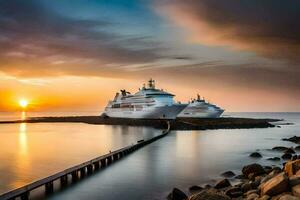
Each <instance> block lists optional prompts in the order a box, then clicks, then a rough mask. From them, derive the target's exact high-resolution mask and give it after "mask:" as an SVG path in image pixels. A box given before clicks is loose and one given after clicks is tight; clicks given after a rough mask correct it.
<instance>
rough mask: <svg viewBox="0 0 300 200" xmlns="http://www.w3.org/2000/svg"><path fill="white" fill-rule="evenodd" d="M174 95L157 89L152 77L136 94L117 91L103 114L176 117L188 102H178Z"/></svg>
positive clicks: (113, 115) (158, 117) (128, 116)
mask: <svg viewBox="0 0 300 200" xmlns="http://www.w3.org/2000/svg"><path fill="white" fill-rule="evenodd" d="M174 96H175V95H173V94H171V93H168V92H166V91H164V90H162V89H156V88H155V81H154V80H153V79H150V80H149V81H148V85H147V87H146V85H145V84H144V86H143V87H142V88H141V89H139V91H138V92H136V93H135V94H131V93H130V92H127V91H126V90H121V93H119V92H118V93H116V95H115V98H114V99H113V100H112V101H109V102H108V105H107V106H106V108H105V111H104V112H103V115H105V116H108V117H114V118H139V119H175V118H176V116H177V115H178V114H179V113H180V112H181V111H182V110H183V109H184V108H185V107H186V106H187V104H180V103H176V102H175V101H174Z"/></svg>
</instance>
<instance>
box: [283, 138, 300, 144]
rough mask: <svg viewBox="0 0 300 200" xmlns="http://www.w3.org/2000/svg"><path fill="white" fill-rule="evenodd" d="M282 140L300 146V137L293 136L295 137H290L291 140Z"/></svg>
mask: <svg viewBox="0 0 300 200" xmlns="http://www.w3.org/2000/svg"><path fill="white" fill-rule="evenodd" d="M282 140H284V141H289V142H294V143H296V144H300V137H298V136H293V137H290V138H283V139H282Z"/></svg>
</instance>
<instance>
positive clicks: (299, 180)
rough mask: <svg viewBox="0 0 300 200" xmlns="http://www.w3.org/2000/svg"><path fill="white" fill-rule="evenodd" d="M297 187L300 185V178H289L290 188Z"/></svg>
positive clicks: (294, 176)
mask: <svg viewBox="0 0 300 200" xmlns="http://www.w3.org/2000/svg"><path fill="white" fill-rule="evenodd" d="M296 185H300V176H297V175H293V176H291V177H289V186H290V187H294V186H296Z"/></svg>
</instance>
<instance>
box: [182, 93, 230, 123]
mask: <svg viewBox="0 0 300 200" xmlns="http://www.w3.org/2000/svg"><path fill="white" fill-rule="evenodd" d="M223 112H224V109H222V108H220V107H218V106H216V105H214V104H210V103H208V102H206V101H205V100H204V99H201V98H200V95H197V99H193V100H192V101H191V102H189V104H188V105H187V107H186V108H185V109H184V110H183V111H181V112H180V113H179V114H178V116H177V117H187V118H189V117H190V118H218V117H220V116H221V115H222V113H223Z"/></svg>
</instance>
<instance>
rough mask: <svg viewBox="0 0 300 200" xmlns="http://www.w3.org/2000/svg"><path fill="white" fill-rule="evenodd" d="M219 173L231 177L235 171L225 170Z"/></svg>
mask: <svg viewBox="0 0 300 200" xmlns="http://www.w3.org/2000/svg"><path fill="white" fill-rule="evenodd" d="M221 175H222V176H224V177H226V178H231V177H233V176H235V173H234V172H232V171H226V172H224V173H222V174H221Z"/></svg>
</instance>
